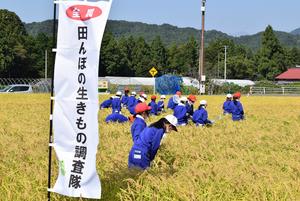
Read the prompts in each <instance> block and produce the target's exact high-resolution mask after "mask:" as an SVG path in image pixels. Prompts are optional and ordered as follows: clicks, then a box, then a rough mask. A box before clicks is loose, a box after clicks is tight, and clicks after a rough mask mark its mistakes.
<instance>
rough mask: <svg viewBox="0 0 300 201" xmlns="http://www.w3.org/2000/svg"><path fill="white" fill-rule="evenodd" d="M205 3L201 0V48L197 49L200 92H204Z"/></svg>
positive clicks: (204, 0)
mask: <svg viewBox="0 0 300 201" xmlns="http://www.w3.org/2000/svg"><path fill="white" fill-rule="evenodd" d="M205 3H206V0H202V5H201V12H202V29H201V46H200V47H201V48H200V51H199V91H200V94H202V93H205V85H204V82H205V76H204V25H205Z"/></svg>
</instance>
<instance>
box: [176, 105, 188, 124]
mask: <svg viewBox="0 0 300 201" xmlns="http://www.w3.org/2000/svg"><path fill="white" fill-rule="evenodd" d="M186 113H187V110H186V106H185V105H184V104H182V103H180V104H178V105H177V106H176V107H175V109H174V114H173V115H174V116H175V117H176V118H177V120H178V124H179V125H181V124H187V122H188V117H187V115H186Z"/></svg>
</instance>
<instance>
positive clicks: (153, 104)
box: [148, 100, 158, 115]
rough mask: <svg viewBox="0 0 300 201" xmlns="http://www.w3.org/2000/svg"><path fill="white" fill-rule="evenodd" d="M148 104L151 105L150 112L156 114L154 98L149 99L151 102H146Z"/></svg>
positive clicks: (156, 108)
mask: <svg viewBox="0 0 300 201" xmlns="http://www.w3.org/2000/svg"><path fill="white" fill-rule="evenodd" d="M148 106H150V107H151V110H150V114H153V115H157V112H158V106H157V104H156V102H155V101H154V100H151V102H150V103H149V104H148Z"/></svg>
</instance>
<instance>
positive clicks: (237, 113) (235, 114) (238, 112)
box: [230, 92, 244, 121]
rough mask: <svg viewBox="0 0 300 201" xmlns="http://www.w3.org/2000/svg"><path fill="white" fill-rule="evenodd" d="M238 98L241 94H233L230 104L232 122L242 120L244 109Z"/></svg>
mask: <svg viewBox="0 0 300 201" xmlns="http://www.w3.org/2000/svg"><path fill="white" fill-rule="evenodd" d="M240 98H241V93H240V92H237V93H235V94H233V101H231V103H230V109H231V113H232V120H233V121H240V120H243V119H244V109H243V105H242V103H241V102H240Z"/></svg>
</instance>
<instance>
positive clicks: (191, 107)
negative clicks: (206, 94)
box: [185, 103, 194, 118]
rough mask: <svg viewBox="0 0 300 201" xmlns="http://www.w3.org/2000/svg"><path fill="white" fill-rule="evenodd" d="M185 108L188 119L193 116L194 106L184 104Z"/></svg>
mask: <svg viewBox="0 0 300 201" xmlns="http://www.w3.org/2000/svg"><path fill="white" fill-rule="evenodd" d="M185 107H186V111H187V114H188V118H189V117H192V116H193V114H194V105H193V104H190V103H186V105H185Z"/></svg>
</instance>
